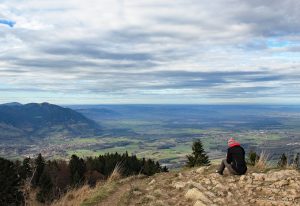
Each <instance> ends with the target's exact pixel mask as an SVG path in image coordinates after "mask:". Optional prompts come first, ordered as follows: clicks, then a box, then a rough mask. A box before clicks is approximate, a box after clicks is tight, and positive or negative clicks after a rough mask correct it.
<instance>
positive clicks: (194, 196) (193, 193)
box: [185, 188, 211, 204]
mask: <svg viewBox="0 0 300 206" xmlns="http://www.w3.org/2000/svg"><path fill="white" fill-rule="evenodd" d="M185 198H187V199H190V200H201V201H202V202H204V203H207V204H209V203H211V200H210V199H208V198H207V197H206V195H204V194H203V193H202V192H200V191H199V190H198V189H196V188H193V189H190V190H188V191H187V193H186V194H185Z"/></svg>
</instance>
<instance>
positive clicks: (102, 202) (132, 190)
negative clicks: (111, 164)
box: [54, 166, 300, 206]
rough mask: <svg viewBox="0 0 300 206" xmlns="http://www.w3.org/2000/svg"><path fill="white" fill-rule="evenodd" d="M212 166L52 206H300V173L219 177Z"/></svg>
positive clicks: (114, 185) (133, 181) (85, 193)
mask: <svg viewBox="0 0 300 206" xmlns="http://www.w3.org/2000/svg"><path fill="white" fill-rule="evenodd" d="M215 168H216V167H215V166H210V167H205V168H204V167H203V168H196V169H185V170H182V171H177V172H176V171H175V172H174V171H173V172H169V173H160V174H156V175H154V176H152V177H141V176H139V177H131V178H127V179H123V180H120V181H115V182H108V183H106V184H99V185H98V186H97V187H96V188H94V189H90V188H88V187H87V186H84V187H82V188H80V189H79V190H75V191H71V192H69V193H68V194H67V195H66V196H64V197H63V198H62V199H61V200H59V201H58V202H56V203H55V204H54V205H55V206H62V205H64V206H67V205H73V206H75V205H82V206H83V205H84V206H88V205H89V206H91V205H98V206H106V205H110V206H114V205H116V206H117V205H118V206H125V205H132V206H133V205H136V206H137V205H149V206H167V205H170V206H171V205H172V206H173V205H177V206H189V205H191V206H204V205H209V206H218V205H250V206H251V205H253V206H254V205H255V206H257V205H258V206H259V205H261V206H263V205H266V206H268V205H276V206H277V205H289V206H292V205H295V206H296V205H300V173H299V171H296V170H289V169H286V170H278V169H273V170H269V171H266V172H258V171H256V170H254V169H253V168H250V169H249V172H248V173H247V174H246V175H243V176H231V175H229V174H225V175H224V176H220V175H218V174H215V173H214V170H215Z"/></svg>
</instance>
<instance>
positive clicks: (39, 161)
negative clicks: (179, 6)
mask: <svg viewBox="0 0 300 206" xmlns="http://www.w3.org/2000/svg"><path fill="white" fill-rule="evenodd" d="M44 168H45V160H44V158H43V156H42V154H41V153H40V154H39V155H38V157H37V158H36V159H35V171H34V176H33V179H32V185H33V186H34V187H36V186H38V185H39V180H40V177H41V175H42V174H43V171H44Z"/></svg>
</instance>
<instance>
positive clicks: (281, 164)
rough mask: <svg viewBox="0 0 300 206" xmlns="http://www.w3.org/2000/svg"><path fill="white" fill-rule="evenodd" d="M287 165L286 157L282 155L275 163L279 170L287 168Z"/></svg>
mask: <svg viewBox="0 0 300 206" xmlns="http://www.w3.org/2000/svg"><path fill="white" fill-rule="evenodd" d="M287 164H288V161H287V156H286V155H285V154H284V153H283V154H282V155H281V157H280V159H279V161H278V163H277V166H278V167H280V168H284V167H286V166H287Z"/></svg>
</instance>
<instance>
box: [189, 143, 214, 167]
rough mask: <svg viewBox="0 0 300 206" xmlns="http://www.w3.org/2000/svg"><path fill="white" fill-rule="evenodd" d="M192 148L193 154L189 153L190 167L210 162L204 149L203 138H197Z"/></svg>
mask: <svg viewBox="0 0 300 206" xmlns="http://www.w3.org/2000/svg"><path fill="white" fill-rule="evenodd" d="M192 150H193V152H192V154H190V155H187V159H188V161H187V166H188V167H195V166H205V165H209V164H210V161H209V159H208V156H207V154H206V152H205V151H204V149H203V145H202V142H201V140H197V141H195V142H194V143H193V146H192Z"/></svg>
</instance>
